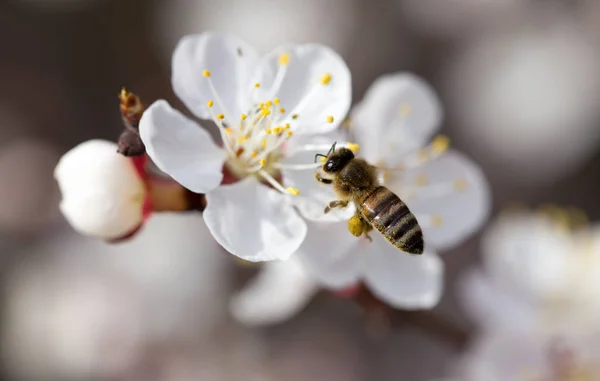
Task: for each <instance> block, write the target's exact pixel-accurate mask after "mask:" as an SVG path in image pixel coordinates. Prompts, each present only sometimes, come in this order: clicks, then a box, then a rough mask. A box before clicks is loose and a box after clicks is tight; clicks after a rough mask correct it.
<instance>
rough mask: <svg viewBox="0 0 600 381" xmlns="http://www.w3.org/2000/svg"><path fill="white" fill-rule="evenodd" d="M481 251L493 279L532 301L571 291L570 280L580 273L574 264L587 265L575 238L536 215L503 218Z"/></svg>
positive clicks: (497, 223)
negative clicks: (578, 249)
mask: <svg viewBox="0 0 600 381" xmlns="http://www.w3.org/2000/svg"><path fill="white" fill-rule="evenodd" d="M482 248H483V254H484V263H485V265H486V270H488V271H489V273H490V274H491V275H492V276H494V279H496V280H497V281H498V282H499V283H502V284H503V285H505V286H506V287H512V288H513V289H516V290H518V291H519V292H520V293H522V294H525V295H526V296H529V297H530V298H533V299H539V298H542V299H544V298H552V297H557V296H558V297H560V296H561V294H563V293H565V292H567V290H568V291H569V292H570V291H571V289H572V285H571V284H570V283H569V278H570V277H571V275H572V274H574V273H577V272H576V271H575V270H576V267H571V265H572V264H575V265H576V264H581V263H585V260H583V261H582V259H584V258H581V257H580V256H579V253H578V252H577V251H576V249H575V247H574V242H573V241H572V237H571V236H570V235H569V234H567V233H566V232H565V231H562V230H560V228H559V227H558V226H557V225H556V224H555V223H554V222H552V221H551V220H549V219H548V218H546V217H542V216H541V215H536V214H528V213H510V214H508V213H507V214H505V215H503V216H501V217H500V218H498V219H497V220H496V221H495V223H494V224H493V225H491V226H490V228H488V230H487V231H486V234H485V235H484V237H483V240H482ZM580 274H582V273H580ZM563 295H564V294H563Z"/></svg>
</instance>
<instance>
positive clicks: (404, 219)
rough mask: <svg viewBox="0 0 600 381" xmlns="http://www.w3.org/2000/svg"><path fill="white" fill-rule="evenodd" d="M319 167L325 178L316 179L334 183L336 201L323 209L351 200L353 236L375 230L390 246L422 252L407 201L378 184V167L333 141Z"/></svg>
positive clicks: (419, 233)
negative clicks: (356, 156)
mask: <svg viewBox="0 0 600 381" xmlns="http://www.w3.org/2000/svg"><path fill="white" fill-rule="evenodd" d="M318 157H323V158H324V160H325V163H324V164H323V166H322V167H321V170H322V171H323V173H325V174H326V175H329V176H328V177H321V174H320V173H319V172H317V173H316V174H315V178H316V180H317V181H319V182H321V183H323V184H330V185H333V189H334V191H335V193H336V194H337V195H338V197H339V198H340V199H339V200H335V201H331V202H330V203H329V204H328V205H327V207H326V208H325V213H329V212H330V211H331V210H332V209H334V208H344V207H346V206H348V204H349V203H350V202H353V203H354V204H355V205H356V214H355V215H354V216H353V217H352V218H350V220H348V230H349V231H350V233H352V234H353V235H354V236H356V237H360V236H361V235H363V234H364V235H365V237H367V238H368V239H369V240H371V237H370V236H369V232H370V231H371V230H373V228H375V229H377V231H379V232H380V233H381V234H382V235H383V236H384V237H385V238H386V239H387V240H388V241H389V242H390V243H391V244H392V245H394V246H395V247H397V248H398V249H400V250H402V251H404V252H407V253H409V254H422V253H423V246H424V241H423V231H422V230H421V227H420V226H419V222H418V221H417V218H416V217H415V215H414V214H412V213H411V211H410V210H409V209H408V207H407V206H406V204H405V203H404V202H403V201H402V200H401V199H400V198H399V197H398V196H396V194H394V193H393V192H392V191H390V190H389V189H388V188H386V187H384V186H382V185H381V183H380V181H379V178H378V176H377V175H378V173H377V168H376V167H374V166H372V165H371V164H369V163H367V162H366V161H365V160H363V159H358V158H355V157H354V153H353V152H352V151H351V150H349V149H348V148H338V149H337V150H336V149H335V143H334V144H333V145H332V146H331V149H330V150H329V152H328V153H327V155H322V154H316V155H315V162H316V161H317V158H318Z"/></svg>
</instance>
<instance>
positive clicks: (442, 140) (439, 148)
mask: <svg viewBox="0 0 600 381" xmlns="http://www.w3.org/2000/svg"><path fill="white" fill-rule="evenodd" d="M448 147H450V139H449V138H448V137H447V136H444V135H438V136H436V137H435V138H433V142H431V148H432V150H433V152H435V153H437V154H440V153H444V152H446V150H447V149H448Z"/></svg>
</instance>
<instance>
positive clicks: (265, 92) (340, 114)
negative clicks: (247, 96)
mask: <svg viewBox="0 0 600 381" xmlns="http://www.w3.org/2000/svg"><path fill="white" fill-rule="evenodd" d="M281 54H288V55H289V62H288V64H287V65H286V66H285V68H284V67H283V66H280V65H279V57H280V55H281ZM284 69H285V70H286V71H285V76H284V77H283V81H282V83H281V86H280V87H279V89H274V88H273V83H274V82H275V78H276V75H275V74H274V73H277V70H284ZM327 73H329V74H330V75H331V81H330V82H329V83H328V84H327V85H323V84H321V78H322V77H323V75H325V74H327ZM256 82H259V83H260V84H261V89H262V90H261V91H260V92H259V93H258V94H257V95H258V97H259V99H258V100H260V101H263V100H264V99H261V98H260V97H269V96H273V97H278V98H279V99H280V101H281V103H280V105H281V107H284V108H285V110H286V112H285V113H284V114H283V117H282V118H283V119H282V120H283V121H284V122H286V121H287V122H290V124H291V126H292V128H293V130H294V132H296V133H299V134H322V133H327V132H329V131H332V130H334V129H335V128H336V127H337V126H338V125H339V124H340V123H341V122H342V121H343V120H344V118H345V117H346V114H347V113H348V111H349V109H350V102H351V100H352V86H351V85H352V84H351V77H350V70H349V69H348V66H347V65H346V63H345V62H344V60H343V59H342V57H340V56H339V55H338V54H337V53H336V52H334V51H333V50H331V49H329V48H327V47H325V46H322V45H318V44H306V45H296V46H284V47H280V48H278V49H276V50H275V51H274V52H272V53H270V54H269V55H267V56H266V57H265V58H264V59H263V60H262V61H261V63H260V65H259V71H258V73H257V77H256ZM275 90H277V91H275ZM293 114H298V115H299V117H298V119H296V120H293V119H292V118H291V117H292V115H293ZM328 116H332V117H333V123H328V122H327V117H328Z"/></svg>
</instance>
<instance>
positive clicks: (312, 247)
mask: <svg viewBox="0 0 600 381" xmlns="http://www.w3.org/2000/svg"><path fill="white" fill-rule="evenodd" d="M307 225H308V233H307V234H306V239H305V240H304V243H303V244H302V246H301V247H300V250H299V251H298V253H296V254H295V257H297V258H298V259H300V260H301V262H302V264H303V265H304V266H306V268H307V271H308V273H309V274H310V275H311V276H312V277H314V278H315V279H316V280H317V281H319V282H320V283H321V284H322V285H323V286H325V287H328V288H332V289H342V288H345V287H347V286H351V285H354V284H355V283H357V282H358V281H359V277H360V272H361V267H362V262H363V258H361V257H360V256H359V255H358V253H356V250H355V248H356V247H357V246H358V245H359V243H360V240H359V239H358V238H356V237H354V236H353V235H351V234H350V232H349V231H348V228H347V224H346V223H345V222H338V223H318V222H311V223H308V224H307Z"/></svg>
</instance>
